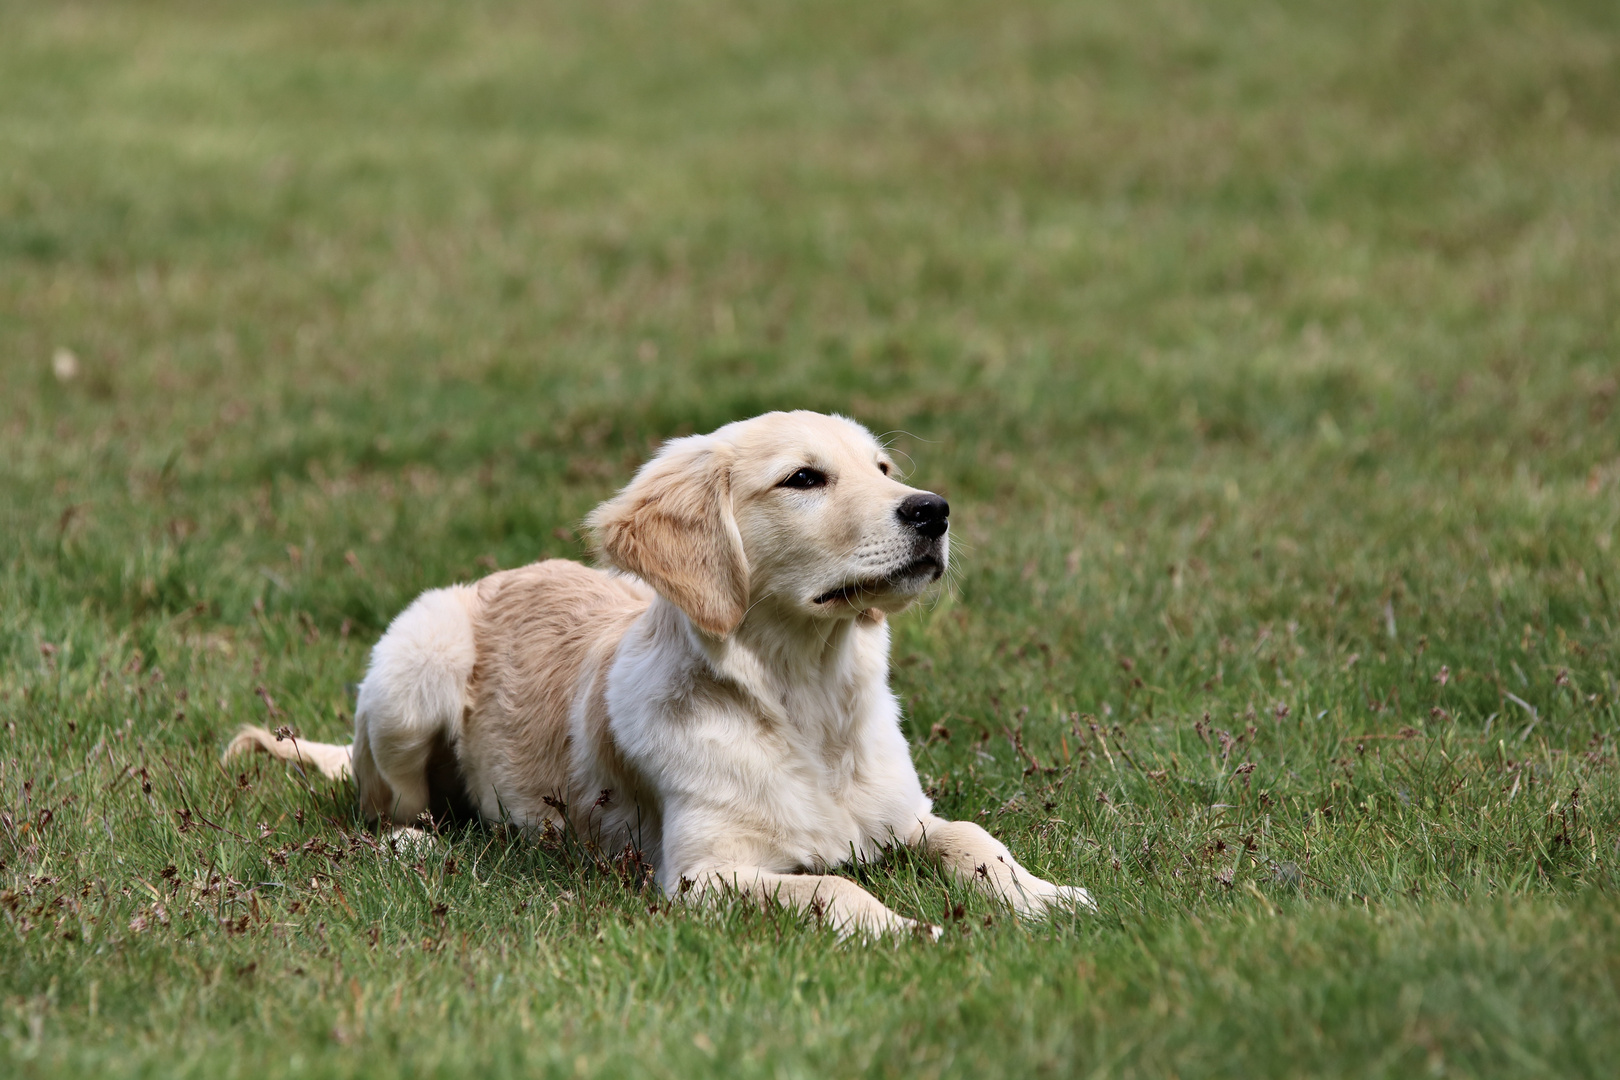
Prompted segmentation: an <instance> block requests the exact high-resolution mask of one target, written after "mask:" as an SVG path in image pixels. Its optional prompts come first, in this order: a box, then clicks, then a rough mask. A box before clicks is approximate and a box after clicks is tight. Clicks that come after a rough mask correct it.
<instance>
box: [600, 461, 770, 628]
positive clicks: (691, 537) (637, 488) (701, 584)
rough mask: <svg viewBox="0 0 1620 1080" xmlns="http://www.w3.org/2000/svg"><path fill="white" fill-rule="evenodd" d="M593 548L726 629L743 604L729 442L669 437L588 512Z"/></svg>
mask: <svg viewBox="0 0 1620 1080" xmlns="http://www.w3.org/2000/svg"><path fill="white" fill-rule="evenodd" d="M586 525H588V526H589V527H590V529H591V531H592V532H593V533H594V534H595V537H596V547H597V550H598V551H600V552H601V554H602V557H603V558H604V559H605V560H606V561H607V562H608V563H610V564H611V565H613V566H616V567H618V568H619V569H620V570H626V571H629V572H630V573H632V574H634V575H636V576H637V577H639V578H641V579H642V580H643V581H645V582H646V583H647V584H649V585H651V586H652V587H653V588H654V589H656V590H657V591H658V594H659V595H660V596H662V597H663V598H664V599H666V600H668V601H669V602H670V603H672V604H674V605H675V606H676V607H678V608H680V609H681V610H682V611H684V612H686V614H687V616H688V617H690V618H691V620H692V621H693V622H694V623H696V624H697V626H698V628H699V629H700V630H702V631H704V632H705V633H708V634H712V635H714V636H715V637H728V636H730V635H731V633H732V632H733V631H735V630H736V629H737V625H738V624H739V623H741V622H742V620H743V616H744V615H745V614H746V613H747V611H748V560H747V559H746V558H745V557H744V555H743V546H742V536H741V534H740V533H738V532H737V522H736V519H735V518H733V517H732V513H731V448H730V447H729V446H726V445H725V444H724V443H717V442H714V441H713V440H711V439H708V438H706V437H705V436H702V435H697V436H692V437H689V438H685V439H672V440H671V441H669V442H667V443H665V444H664V448H663V449H662V450H661V451H659V453H658V456H657V457H655V458H653V459H652V460H651V461H649V462H647V464H645V465H643V466H642V467H641V471H640V472H638V473H636V476H635V479H633V480H631V481H630V483H629V484H628V485H627V486H626V487H625V489H624V490H623V491H621V492H619V494H618V495H616V496H614V497H613V498H612V499H610V500H608V501H607V502H605V503H603V504H602V505H601V506H598V507H597V508H596V509H595V510H594V511H592V512H591V516H590V517H589V518H587V519H586Z"/></svg>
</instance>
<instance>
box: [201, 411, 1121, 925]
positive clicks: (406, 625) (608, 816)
mask: <svg viewBox="0 0 1620 1080" xmlns="http://www.w3.org/2000/svg"><path fill="white" fill-rule="evenodd" d="M894 471H895V470H894V466H893V463H892V462H891V461H890V459H889V457H888V455H887V454H886V453H885V452H884V449H883V447H882V446H881V445H880V444H879V443H878V441H877V440H876V439H874V438H873V437H872V435H871V434H870V433H869V432H868V431H867V430H866V429H865V428H863V427H861V426H860V425H859V424H856V423H854V422H853V421H850V420H846V419H844V418H842V417H832V416H822V415H820V414H817V413H809V412H792V413H768V414H766V415H764V416H760V417H756V418H755V419H752V420H745V421H740V422H738V423H734V424H728V425H727V426H725V427H723V428H721V429H720V430H718V431H716V432H714V433H713V434H712V435H696V436H691V437H689V438H683V439H674V440H671V441H670V442H668V443H666V444H665V445H664V447H663V449H662V450H661V451H660V452H659V454H658V455H657V456H656V457H655V458H653V459H652V460H651V461H650V462H648V463H647V464H646V465H645V466H643V467H642V469H641V471H640V472H638V473H637V474H636V476H635V478H634V479H633V480H632V481H631V482H630V484H629V486H627V487H626V488H625V489H624V490H623V491H621V492H620V493H619V494H618V495H617V496H616V497H615V498H613V499H612V500H610V501H608V502H606V503H603V504H602V505H601V506H600V507H598V508H597V509H596V511H595V512H594V513H592V514H591V516H590V519H589V522H588V524H589V526H590V528H591V530H592V531H593V533H594V535H595V539H596V542H597V545H598V547H599V549H600V551H601V555H602V557H603V558H604V559H605V561H606V562H607V563H609V564H610V565H611V566H612V567H614V568H616V569H617V570H618V571H619V572H618V573H613V572H604V571H601V570H593V569H590V568H588V567H585V566H581V565H579V564H578V563H573V562H566V561H563V560H560V559H554V560H551V561H548V562H542V563H536V564H534V565H532V566H526V567H523V568H521V569H518V570H507V571H502V572H500V573H496V574H491V575H490V576H489V577H486V578H484V579H483V580H481V581H479V582H477V583H475V584H472V585H456V586H452V587H450V588H445V589H435V590H433V591H431V592H427V593H423V594H422V595H421V596H420V597H418V598H417V600H416V601H415V603H413V604H411V606H410V607H408V608H406V609H405V611H404V612H403V613H402V614H401V615H400V616H399V617H398V618H396V619H395V620H394V622H393V624H392V625H391V626H390V627H389V628H388V632H387V633H385V634H384V635H383V637H382V640H381V641H379V642H378V643H377V647H376V649H375V650H373V652H372V656H371V667H370V669H369V670H368V671H367V673H366V678H365V682H363V683H362V684H361V686H360V698H359V703H358V706H357V707H356V709H355V722H354V743H353V745H351V746H330V745H323V744H319V743H308V742H301V741H294V740H291V739H280V740H278V739H277V738H276V736H274V735H272V734H271V733H269V732H267V731H265V730H263V729H262V728H246V729H244V730H243V731H242V732H241V734H239V735H238V736H237V738H236V740H235V741H234V742H232V744H231V746H230V749H228V750H227V751H226V756H227V757H230V756H232V755H233V754H236V753H239V752H244V751H249V750H254V749H262V750H265V751H268V752H270V753H271V754H274V755H276V756H277V757H279V758H282V759H284V760H288V761H305V762H309V763H311V764H313V765H315V766H317V767H318V768H319V769H320V770H321V771H322V772H323V773H325V774H326V775H327V776H329V777H333V778H337V777H346V776H349V775H350V774H351V770H352V775H353V776H354V778H355V780H356V781H357V782H358V785H359V789H360V804H361V806H362V808H363V810H364V812H365V814H366V815H367V817H368V818H370V819H373V820H380V821H385V822H392V823H396V824H400V825H408V824H410V823H411V822H414V821H416V820H417V819H418V817H419V815H421V814H422V812H423V811H424V810H426V809H428V807H429V805H430V802H432V801H433V800H435V799H438V798H443V797H445V796H446V795H452V796H454V795H460V796H464V798H465V800H466V801H467V802H470V803H471V804H472V806H473V807H475V808H476V809H477V811H478V813H479V814H480V815H482V816H483V817H485V818H487V819H491V820H497V821H506V822H511V823H514V824H517V825H519V826H525V827H531V828H537V829H543V828H549V827H555V826H558V825H560V824H561V823H562V819H563V817H564V815H566V816H567V817H568V818H569V819H570V823H571V824H572V825H573V827H574V828H575V829H576V830H577V831H578V832H579V833H580V834H581V835H584V836H586V837H587V838H588V839H590V840H591V841H592V842H593V843H595V844H596V845H597V846H598V847H599V848H601V849H603V850H607V851H610V852H612V851H617V850H620V849H622V848H623V847H624V846H625V845H627V844H629V845H634V846H635V847H636V848H637V849H639V850H640V851H641V852H642V853H643V856H644V858H645V859H646V860H647V861H648V862H649V863H651V864H652V865H653V866H654V867H656V869H657V879H658V882H659V884H660V885H661V886H662V887H663V889H664V890H665V891H666V892H667V893H669V894H671V895H676V894H685V895H687V896H702V895H705V894H706V893H712V892H713V891H715V890H717V889H721V890H724V889H732V890H737V891H740V892H741V893H743V894H746V895H749V896H752V897H755V898H757V899H761V900H765V899H770V898H774V899H776V900H777V901H779V902H781V903H783V904H785V905H787V906H789V907H792V908H795V909H799V910H809V909H813V910H815V911H818V912H821V913H823V914H824V915H825V916H826V918H827V919H828V920H829V921H830V922H831V923H832V924H833V925H834V926H836V927H837V928H838V929H839V931H840V932H841V933H844V934H849V933H852V932H855V933H868V934H871V933H882V932H887V931H895V930H911V929H914V928H919V926H920V924H918V923H915V922H913V921H912V920H910V919H907V918H903V917H901V916H900V915H897V914H896V913H894V912H893V911H890V910H889V909H888V908H887V907H885V906H884V905H883V904H882V903H880V902H879V901H878V900H877V898H876V897H874V896H872V895H871V894H870V893H868V892H866V891H865V890H864V889H862V888H861V887H860V886H859V885H857V884H856V883H855V882H853V881H851V880H849V879H847V878H844V877H837V876H831V875H827V874H825V873H824V871H825V870H827V869H828V868H829V867H833V866H838V865H841V864H844V863H846V862H849V861H850V860H852V859H855V860H867V859H875V858H878V857H879V856H880V855H881V854H882V852H883V850H884V848H885V847H886V846H888V845H892V844H906V845H908V846H912V847H916V848H919V849H921V850H922V851H924V852H926V853H928V854H929V855H931V856H933V857H934V858H936V859H937V860H938V861H939V862H940V863H941V864H943V866H944V867H945V869H946V870H947V872H949V873H950V874H952V875H953V876H954V877H955V878H956V879H957V880H958V881H961V882H965V883H968V884H971V885H972V886H974V887H976V888H979V889H981V890H983V891H985V892H987V893H989V894H991V895H993V896H995V897H997V898H999V899H1002V900H1004V901H1006V902H1007V903H1008V904H1010V905H1011V906H1012V907H1013V908H1014V909H1015V910H1016V911H1018V912H1019V913H1021V914H1024V915H1031V916H1035V915H1040V914H1043V913H1045V912H1046V911H1047V910H1048V909H1049V908H1051V907H1054V906H1063V907H1073V906H1077V905H1078V906H1081V907H1091V906H1092V901H1091V897H1090V896H1089V895H1088V894H1087V893H1086V891H1085V890H1084V889H1079V888H1072V887H1065V886H1061V885H1054V884H1052V883H1050V882H1047V881H1043V880H1041V879H1040V878H1038V877H1036V876H1035V875H1034V874H1032V873H1030V872H1029V871H1028V870H1025V869H1024V868H1023V867H1022V866H1020V865H1019V864H1018V862H1017V861H1016V860H1014V859H1013V857H1012V855H1011V854H1010V853H1009V852H1008V851H1007V849H1006V848H1005V847H1003V846H1002V845H1001V844H1000V843H999V842H998V841H997V840H996V839H995V838H994V837H992V836H991V835H990V834H989V833H987V832H985V831H984V830H983V829H981V828H980V827H979V826H977V825H975V824H973V823H971V822H966V821H946V820H944V819H942V818H938V817H935V816H934V814H933V813H932V807H931V804H930V802H929V800H928V798H927V796H925V795H924V794H923V791H922V787H921V785H920V784H919V783H918V780H917V772H916V769H915V767H914V766H913V765H912V763H911V755H910V752H909V747H908V746H907V744H906V740H905V738H904V737H903V736H902V735H901V732H900V708H899V704H898V702H897V701H896V700H895V697H894V694H893V693H891V692H890V690H889V682H888V656H889V629H888V625H887V623H886V622H885V619H886V616H888V615H891V614H894V613H895V612H898V611H901V610H903V609H904V608H905V607H907V606H908V605H909V604H910V603H911V602H912V601H913V600H914V599H915V598H916V597H917V596H918V594H920V593H921V592H922V591H923V590H924V589H925V588H926V587H927V586H928V585H929V584H930V583H931V582H933V581H935V580H937V579H938V578H939V576H940V575H941V574H942V573H943V572H944V570H945V566H946V559H947V554H948V543H949V542H948V539H947V537H946V530H947V528H948V520H947V517H948V515H949V513H950V510H949V507H948V506H947V505H946V503H945V500H944V499H942V498H940V497H939V496H938V495H934V494H931V493H929V492H924V491H918V490H916V489H914V488H910V487H907V486H906V485H905V484H902V483H901V482H900V481H898V480H897V479H895V477H894ZM446 765H449V766H451V767H450V768H448V769H447V768H445V767H444V766H446ZM458 782H459V786H460V788H461V790H460V791H454V790H445V791H441V790H437V788H448V789H453V788H454V787H455V786H456V785H457V783H458ZM921 928H922V929H925V930H927V931H929V932H932V933H934V934H937V933H938V929H937V928H935V927H921Z"/></svg>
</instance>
